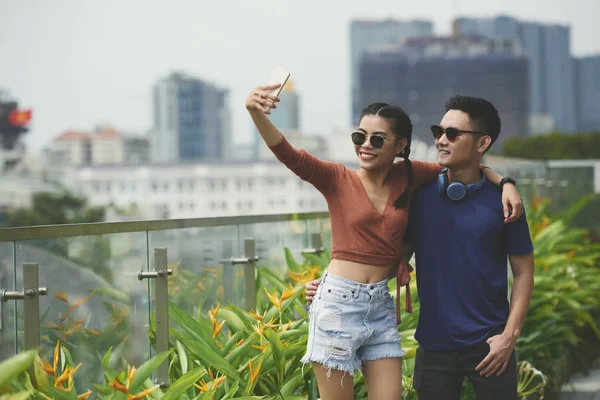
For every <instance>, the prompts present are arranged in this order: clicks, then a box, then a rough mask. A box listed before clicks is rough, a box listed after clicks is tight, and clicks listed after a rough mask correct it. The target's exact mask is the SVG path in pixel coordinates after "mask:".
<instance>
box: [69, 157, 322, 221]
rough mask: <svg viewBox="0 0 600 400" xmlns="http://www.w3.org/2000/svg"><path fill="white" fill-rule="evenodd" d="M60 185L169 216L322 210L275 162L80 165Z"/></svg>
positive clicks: (99, 200)
mask: <svg viewBox="0 0 600 400" xmlns="http://www.w3.org/2000/svg"><path fill="white" fill-rule="evenodd" d="M63 179H64V184H65V185H67V187H68V188H69V189H70V190H71V191H72V192H74V193H76V194H78V195H82V196H85V197H86V198H87V199H89V204H90V205H92V206H107V205H113V206H116V207H119V208H126V209H137V210H139V215H138V217H139V218H143V219H168V218H193V217H198V218H200V217H215V216H227V215H249V214H272V213H293V212H304V211H324V210H326V209H327V205H326V203H325V200H324V198H323V195H322V194H321V193H319V192H318V191H317V190H316V189H314V187H313V186H312V185H310V184H309V183H307V182H304V181H302V180H301V179H300V178H298V177H297V176H296V175H294V174H293V173H292V172H291V171H290V170H288V169H287V168H286V167H285V166H284V165H282V164H281V163H279V162H263V163H252V162H241V163H236V162H226V163H225V162H211V163H210V164H208V163H177V164H162V165H155V164H151V165H143V166H142V165H139V166H125V165H123V166H106V167H82V168H77V169H72V170H70V172H69V173H68V174H67V175H65V176H64V178H63Z"/></svg>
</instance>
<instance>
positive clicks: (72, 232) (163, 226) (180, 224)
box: [0, 212, 329, 242]
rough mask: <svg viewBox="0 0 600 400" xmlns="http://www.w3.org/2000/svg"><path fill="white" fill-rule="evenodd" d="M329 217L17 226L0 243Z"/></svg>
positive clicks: (5, 231)
mask: <svg viewBox="0 0 600 400" xmlns="http://www.w3.org/2000/svg"><path fill="white" fill-rule="evenodd" d="M328 217H329V213H328V212H310V213H293V214H264V215H243V216H235V217H211V218H187V219H167V220H147V221H127V222H95V223H86V224H63V225H42V226H24V227H18V228H0V242H9V241H13V240H32V239H48V238H60V237H73V236H86V235H105V234H111V233H126V232H144V231H164V230H171V229H185V228H210V227H215V226H228V225H246V224H260V223H268V222H279V221H305V220H311V219H317V218H328Z"/></svg>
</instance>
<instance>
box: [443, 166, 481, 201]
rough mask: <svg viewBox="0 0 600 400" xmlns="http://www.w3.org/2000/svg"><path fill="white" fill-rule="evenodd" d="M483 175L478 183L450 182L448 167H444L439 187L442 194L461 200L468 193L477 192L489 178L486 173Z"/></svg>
mask: <svg viewBox="0 0 600 400" xmlns="http://www.w3.org/2000/svg"><path fill="white" fill-rule="evenodd" d="M481 175H483V177H482V178H481V180H480V181H479V182H477V183H471V184H469V185H465V184H464V183H462V182H460V181H454V182H452V183H450V182H449V179H448V168H444V169H443V170H442V172H441V173H440V174H439V175H438V188H439V191H440V194H441V195H444V194H446V196H448V198H449V199H450V200H454V201H460V200H462V199H464V198H465V196H466V195H467V193H471V192H475V191H477V190H479V189H481V188H482V187H483V185H484V184H485V182H486V181H487V179H486V178H485V174H483V173H482V174H481Z"/></svg>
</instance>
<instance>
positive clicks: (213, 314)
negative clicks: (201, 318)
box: [208, 303, 225, 339]
mask: <svg viewBox="0 0 600 400" xmlns="http://www.w3.org/2000/svg"><path fill="white" fill-rule="evenodd" d="M220 307H221V305H220V304H219V303H217V305H216V307H215V308H211V309H210V311H209V312H208V318H209V319H210V322H211V323H212V330H213V339H215V338H216V337H217V335H218V334H219V332H221V329H223V325H225V321H221V322H220V323H219V322H218V321H217V315H219V308H220Z"/></svg>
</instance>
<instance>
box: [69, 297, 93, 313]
mask: <svg viewBox="0 0 600 400" xmlns="http://www.w3.org/2000/svg"><path fill="white" fill-rule="evenodd" d="M91 297H92V295H89V296H86V297H79V298H77V299H75V300H74V301H73V303H71V305H70V306H69V311H71V312H72V311H73V310H75V309H76V308H78V307H81V306H82V305H83V304H84V303H86V302H87V301H88V300H89V299H90V298H91Z"/></svg>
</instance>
